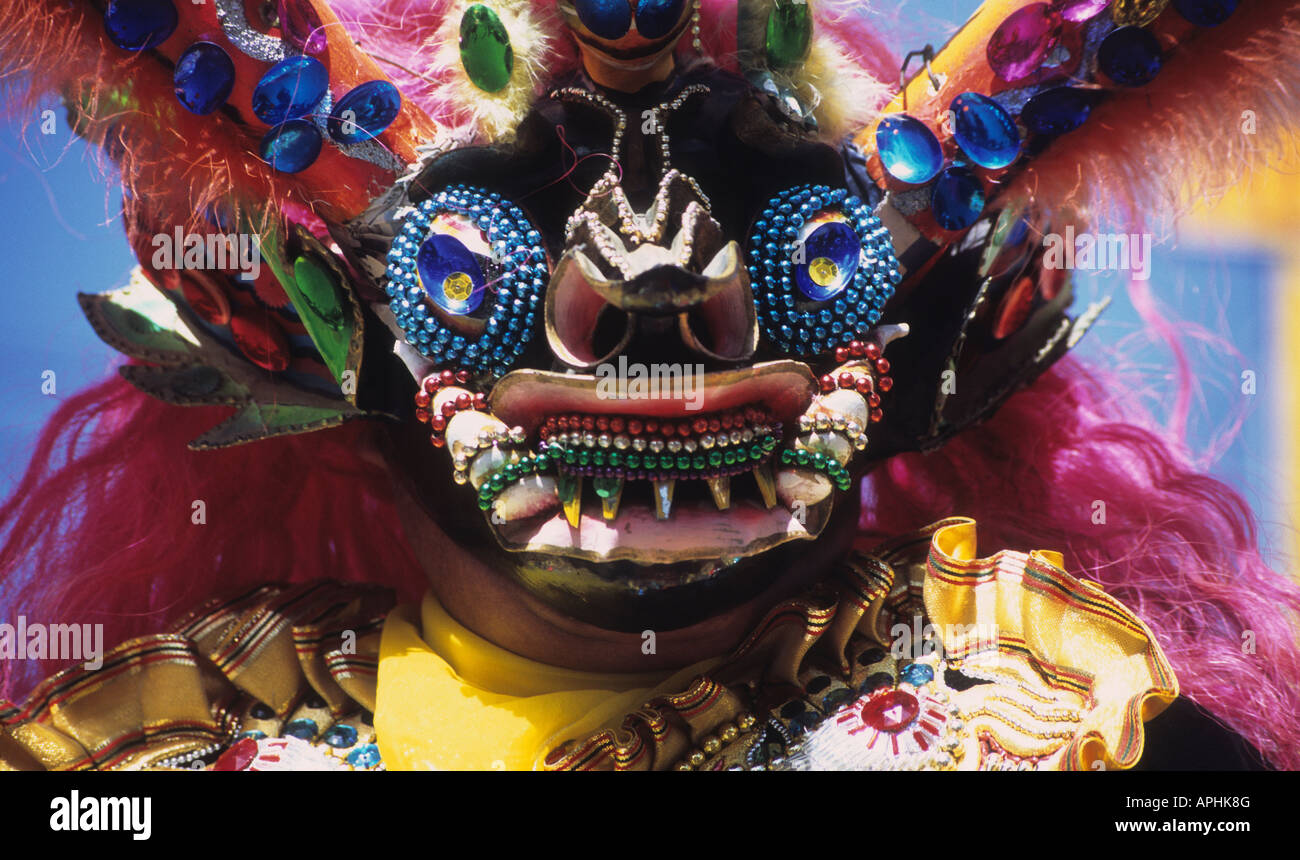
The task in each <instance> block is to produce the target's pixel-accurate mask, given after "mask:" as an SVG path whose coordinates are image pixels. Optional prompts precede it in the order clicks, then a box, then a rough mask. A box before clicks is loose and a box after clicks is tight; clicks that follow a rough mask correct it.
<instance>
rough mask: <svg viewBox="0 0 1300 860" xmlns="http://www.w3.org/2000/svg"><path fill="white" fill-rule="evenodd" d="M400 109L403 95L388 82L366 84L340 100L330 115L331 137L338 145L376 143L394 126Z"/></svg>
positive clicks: (328, 124)
mask: <svg viewBox="0 0 1300 860" xmlns="http://www.w3.org/2000/svg"><path fill="white" fill-rule="evenodd" d="M401 109H402V94H401V93H400V92H398V91H397V87H395V86H393V85H392V84H390V83H389V82H388V81H366V82H365V83H364V84H361V85H360V86H358V87H357V88H356V89H354V90H352V91H351V92H349V93H348V94H347V95H345V96H344V97H343V98H341V99H339V100H338V102H337V103H336V104H335V105H334V110H332V111H330V118H329V122H328V123H327V126H328V127H329V132H330V137H332V138H334V139H335V140H337V141H338V142H339V143H361V142H362V141H366V140H373V139H374V138H376V137H378V136H379V135H380V134H381V133H382V132H383V131H384V129H386V128H388V126H390V125H392V122H393V120H395V119H397V114H398V112H399V111H401ZM348 111H351V112H352V113H351V114H350V115H349V114H348Z"/></svg>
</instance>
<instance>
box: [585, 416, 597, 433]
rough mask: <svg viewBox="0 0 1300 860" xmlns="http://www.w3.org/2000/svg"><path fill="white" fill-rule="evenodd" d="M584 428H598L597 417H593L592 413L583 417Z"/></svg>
mask: <svg viewBox="0 0 1300 860" xmlns="http://www.w3.org/2000/svg"><path fill="white" fill-rule="evenodd" d="M582 429H583V430H595V429H596V419H595V418H592V417H591V416H590V415H588V416H586V417H585V418H583V419H582Z"/></svg>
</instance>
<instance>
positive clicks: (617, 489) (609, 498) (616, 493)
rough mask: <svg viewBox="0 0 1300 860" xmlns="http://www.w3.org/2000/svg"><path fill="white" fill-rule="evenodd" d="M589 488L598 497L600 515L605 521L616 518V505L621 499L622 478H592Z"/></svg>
mask: <svg viewBox="0 0 1300 860" xmlns="http://www.w3.org/2000/svg"><path fill="white" fill-rule="evenodd" d="M591 487H592V489H594V490H595V491H596V495H597V496H600V513H601V516H603V517H604V518H605V519H607V520H613V519H614V518H615V517H617V516H618V503H619V502H620V501H622V499H623V479H622V478H593V479H592V481H591Z"/></svg>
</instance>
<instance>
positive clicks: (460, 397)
mask: <svg viewBox="0 0 1300 860" xmlns="http://www.w3.org/2000/svg"><path fill="white" fill-rule="evenodd" d="M473 405H474V398H473V397H470V396H469V395H468V394H457V395H456V408H457V409H468V408H470V407H471V406H473Z"/></svg>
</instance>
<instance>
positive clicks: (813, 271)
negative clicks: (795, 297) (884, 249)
mask: <svg viewBox="0 0 1300 860" xmlns="http://www.w3.org/2000/svg"><path fill="white" fill-rule="evenodd" d="M803 251H804V261H803V262H802V263H800V264H799V266H798V268H797V269H795V283H796V284H798V286H799V291H800V292H801V293H803V294H804V295H805V296H807V297H808V298H809V299H811V300H812V301H814V302H822V301H825V300H826V299H829V298H832V297H834V296H836V295H838V294H839V293H841V292H843V291H844V288H845V287H847V286H848V285H849V284H850V283H852V282H853V276H854V275H856V274H857V273H858V258H859V256H860V255H861V253H862V243H861V242H859V241H858V234H857V233H856V232H855V231H854V229H853V228H852V227H851V226H849V225H848V224H846V223H845V222H843V221H828V222H826V223H825V224H822V225H821V226H820V227H818V228H817V229H815V230H813V232H812V233H811V234H810V235H809V236H808V238H807V239H805V240H804V243H803Z"/></svg>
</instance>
